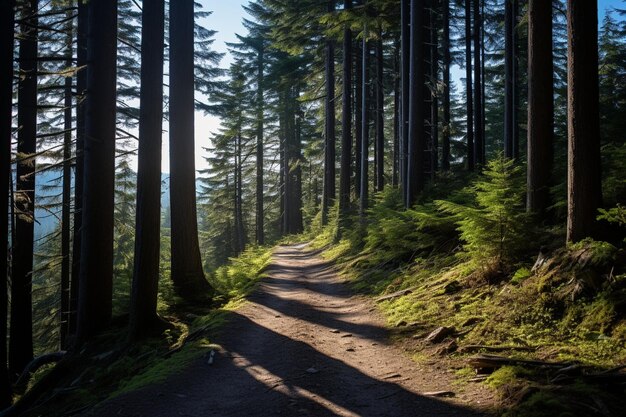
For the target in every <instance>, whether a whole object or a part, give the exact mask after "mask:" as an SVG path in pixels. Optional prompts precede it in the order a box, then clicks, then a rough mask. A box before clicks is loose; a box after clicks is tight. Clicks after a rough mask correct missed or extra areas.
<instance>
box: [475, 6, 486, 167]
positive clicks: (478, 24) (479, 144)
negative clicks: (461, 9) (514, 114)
mask: <svg viewBox="0 0 626 417" xmlns="http://www.w3.org/2000/svg"><path fill="white" fill-rule="evenodd" d="M481 33H482V16H481V13H480V0H474V33H473V40H474V120H475V123H476V127H475V141H474V157H475V159H476V164H477V165H479V166H483V165H485V130H484V121H483V110H482V107H483V87H482V74H481V69H482V64H481V62H482V59H481V58H482V56H481V52H482V47H481V42H480V40H481Z"/></svg>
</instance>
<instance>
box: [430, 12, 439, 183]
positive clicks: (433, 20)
mask: <svg viewBox="0 0 626 417" xmlns="http://www.w3.org/2000/svg"><path fill="white" fill-rule="evenodd" d="M437 6H438V0H434V1H433V2H432V6H431V9H430V65H431V66H430V74H431V80H430V84H431V88H432V91H431V97H432V103H431V107H430V112H431V113H430V125H431V138H432V151H431V162H430V166H431V177H432V179H434V178H435V173H436V172H437V171H438V170H439V88H438V87H439V20H438V18H437V15H438V9H437Z"/></svg>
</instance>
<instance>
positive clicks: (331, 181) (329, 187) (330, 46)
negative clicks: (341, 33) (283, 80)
mask: <svg viewBox="0 0 626 417" xmlns="http://www.w3.org/2000/svg"><path fill="white" fill-rule="evenodd" d="M327 4H328V10H327V11H328V13H332V12H334V11H335V1H334V0H329V1H328V2H327ZM325 74H326V103H325V105H324V112H325V133H324V138H325V144H324V193H323V196H322V224H323V225H325V224H326V223H327V222H328V210H329V208H330V206H331V205H332V204H333V201H334V200H335V191H336V187H335V176H336V174H335V165H336V161H335V147H336V144H335V140H336V138H335V126H336V116H335V106H336V104H335V42H334V40H333V39H330V38H329V39H327V40H326V69H325Z"/></svg>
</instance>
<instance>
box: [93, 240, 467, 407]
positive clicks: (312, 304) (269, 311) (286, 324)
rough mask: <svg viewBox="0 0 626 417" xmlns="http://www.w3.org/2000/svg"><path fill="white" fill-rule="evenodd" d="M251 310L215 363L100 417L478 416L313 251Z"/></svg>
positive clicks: (280, 268)
mask: <svg viewBox="0 0 626 417" xmlns="http://www.w3.org/2000/svg"><path fill="white" fill-rule="evenodd" d="M274 259H275V260H274V264H273V265H272V266H271V267H270V269H269V270H268V273H269V277H268V278H267V279H265V280H263V282H262V284H261V285H260V287H259V289H258V291H257V292H255V294H254V295H252V296H251V298H250V302H249V303H247V304H246V305H245V306H244V307H243V308H242V309H240V310H239V311H237V312H236V313H234V314H233V317H232V319H231V320H230V322H229V323H228V324H227V325H226V326H225V329H224V331H223V332H222V334H221V336H219V338H218V340H217V342H218V343H219V345H220V346H221V347H222V348H221V349H220V351H219V352H218V354H217V355H216V357H215V361H214V363H213V365H209V364H208V363H207V360H206V358H204V359H202V360H200V361H198V363H197V364H195V365H194V366H192V367H190V368H189V369H187V370H186V371H184V372H183V373H182V374H179V375H176V376H173V377H171V378H170V379H169V380H168V381H167V382H166V383H164V384H162V385H159V386H153V387H150V388H147V389H144V390H141V391H139V392H135V393H131V394H128V395H126V396H123V397H120V398H117V399H115V400H112V401H110V402H108V403H106V404H104V405H103V406H101V407H99V408H98V409H97V410H96V411H94V412H92V413H91V414H90V415H92V416H93V415H96V416H134V417H141V416H146V417H148V416H151V417H153V416H167V417H172V416H196V417H200V416H273V415H284V416H298V415H308V416H332V415H339V416H372V417H373V416H376V417H382V416H398V417H404V416H474V415H478V414H477V413H475V412H473V411H472V410H471V409H470V407H469V405H464V404H467V403H469V402H472V399H471V398H467V397H466V398H455V399H454V400H451V401H446V402H444V401H443V400H440V399H436V398H432V397H425V396H423V395H420V393H422V394H423V393H427V392H432V391H440V390H454V387H453V386H452V385H451V381H450V379H451V378H450V377H449V374H447V373H446V372H445V371H444V370H437V369H424V367H420V366H418V365H417V364H415V363H414V362H413V361H411V360H410V359H409V358H408V356H407V355H406V354H405V353H404V352H403V351H402V350H401V349H399V348H398V347H395V346H391V345H390V344H389V343H388V341H387V333H386V331H385V329H384V327H383V320H382V319H381V318H380V316H379V315H378V314H377V313H376V312H375V308H374V306H373V305H372V303H371V301H369V300H367V299H365V298H362V297H357V296H353V295H352V294H351V293H350V291H349V289H348V288H347V287H346V286H345V285H343V284H342V283H341V281H340V279H339V278H338V277H337V276H336V274H335V273H334V271H333V270H332V268H331V267H330V265H328V264H326V263H325V262H324V261H323V260H321V259H320V258H319V257H318V256H316V255H315V254H312V253H309V252H306V251H305V249H304V247H303V246H288V247H281V248H279V249H278V250H277V251H276V253H275V258H274Z"/></svg>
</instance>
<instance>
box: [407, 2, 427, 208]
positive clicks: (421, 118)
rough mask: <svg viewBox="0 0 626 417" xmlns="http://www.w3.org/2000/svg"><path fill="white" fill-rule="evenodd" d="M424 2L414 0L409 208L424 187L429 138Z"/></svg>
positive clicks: (411, 41)
mask: <svg viewBox="0 0 626 417" xmlns="http://www.w3.org/2000/svg"><path fill="white" fill-rule="evenodd" d="M424 14H425V10H424V1H423V0H411V39H410V44H411V57H410V70H409V72H410V77H409V78H410V82H409V91H410V95H409V146H408V158H407V159H408V166H407V199H406V202H405V204H406V207H407V208H410V207H411V206H413V204H414V203H415V201H416V199H417V195H418V194H419V193H420V192H421V191H422V190H423V188H424V148H425V145H426V137H425V130H424V124H425V120H426V109H425V97H426V86H425V80H426V79H425V73H424V69H425V66H424V61H423V60H424V56H425V42H424V41H425V39H424V20H425V19H424V18H425V16H424Z"/></svg>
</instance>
